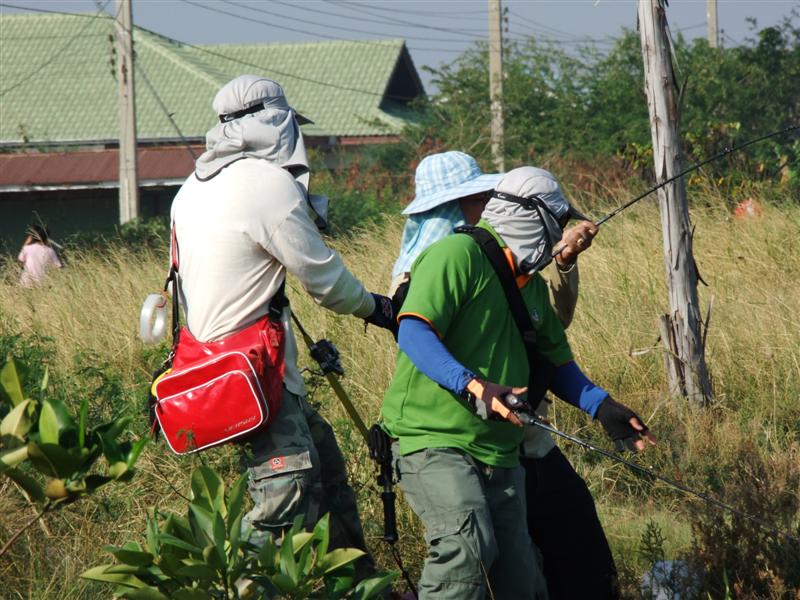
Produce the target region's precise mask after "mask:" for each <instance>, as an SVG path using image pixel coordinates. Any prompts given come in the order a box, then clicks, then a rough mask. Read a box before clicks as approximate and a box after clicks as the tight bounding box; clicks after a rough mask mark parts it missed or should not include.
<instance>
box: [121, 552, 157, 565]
mask: <svg viewBox="0 0 800 600" xmlns="http://www.w3.org/2000/svg"><path fill="white" fill-rule="evenodd" d="M111 554H113V555H114V558H116V559H117V560H118V561H120V562H123V563H125V564H126V565H131V566H134V567H147V566H149V565H151V564H153V558H154V557H153V555H152V554H150V553H149V552H142V551H141V550H130V549H124V548H123V549H118V550H114V551H112V552H111Z"/></svg>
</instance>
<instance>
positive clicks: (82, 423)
mask: <svg viewBox="0 0 800 600" xmlns="http://www.w3.org/2000/svg"><path fill="white" fill-rule="evenodd" d="M88 418H89V400H88V399H87V398H84V399H83V400H81V414H80V420H79V422H78V446H80V447H81V448H83V447H84V446H85V445H86V420H87V419H88Z"/></svg>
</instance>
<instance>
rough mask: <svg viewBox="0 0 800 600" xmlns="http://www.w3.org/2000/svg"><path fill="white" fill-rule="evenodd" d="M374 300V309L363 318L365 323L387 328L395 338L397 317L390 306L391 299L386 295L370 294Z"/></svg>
mask: <svg viewBox="0 0 800 600" xmlns="http://www.w3.org/2000/svg"><path fill="white" fill-rule="evenodd" d="M372 297H373V299H374V300H375V310H373V311H372V314H371V315H370V316H368V317H367V318H366V319H364V320H365V321H366V322H367V323H369V324H371V325H375V326H376V327H381V328H383V329H388V330H389V331H391V332H392V335H393V336H394V338H395V339H397V319H396V315H395V314H394V309H393V308H392V301H391V300H390V299H389V298H387V297H386V296H381V295H380V294H372Z"/></svg>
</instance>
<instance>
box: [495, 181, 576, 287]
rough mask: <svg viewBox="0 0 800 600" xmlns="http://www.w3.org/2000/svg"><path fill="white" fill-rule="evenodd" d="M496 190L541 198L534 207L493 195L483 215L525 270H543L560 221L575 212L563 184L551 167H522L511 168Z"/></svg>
mask: <svg viewBox="0 0 800 600" xmlns="http://www.w3.org/2000/svg"><path fill="white" fill-rule="evenodd" d="M495 191H496V192H504V193H505V194H512V195H514V196H519V197H522V198H538V200H539V201H538V202H535V204H534V207H533V208H526V207H525V206H523V205H522V204H519V203H518V202H512V201H509V200H504V199H501V198H498V197H496V196H493V197H492V198H491V200H489V203H488V204H487V205H486V208H485V209H484V211H483V214H482V215H481V216H482V217H483V219H485V220H486V221H487V222H488V223H489V224H490V225H491V226H492V228H493V229H494V230H495V231H496V232H497V234H498V235H499V236H500V237H501V238H502V239H503V241H504V242H505V243H506V245H507V246H508V248H509V249H510V250H511V252H512V253H513V254H514V258H515V260H516V262H517V268H518V269H519V270H520V272H521V273H525V274H531V273H535V272H536V271H540V270H541V269H543V268H544V267H546V266H547V264H548V263H549V262H550V261H551V260H552V257H551V256H550V253H551V252H552V248H553V245H554V244H556V243H557V242H558V241H559V240H560V239H561V235H562V229H561V225H559V222H561V221H562V220H563V219H564V218H565V217H566V215H568V214H570V212H571V208H570V205H569V202H567V199H566V198H565V197H564V194H563V193H562V192H561V186H560V185H559V184H558V181H557V180H556V178H555V177H554V176H553V174H552V173H550V172H549V171H545V170H544V169H538V168H536V167H520V168H518V169H514V170H513V171H509V172H508V173H507V174H506V175H505V177H503V179H501V180H500V182H499V183H498V184H497V186H496V188H495Z"/></svg>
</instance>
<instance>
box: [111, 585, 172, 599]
mask: <svg viewBox="0 0 800 600" xmlns="http://www.w3.org/2000/svg"><path fill="white" fill-rule="evenodd" d="M122 597H123V598H128V599H129V600H169V596H165V595H164V594H162V593H161V592H159V591H158V590H157V589H156V588H154V587H145V588H141V589H138V590H127V591H125V593H124V594H123V596H122Z"/></svg>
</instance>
